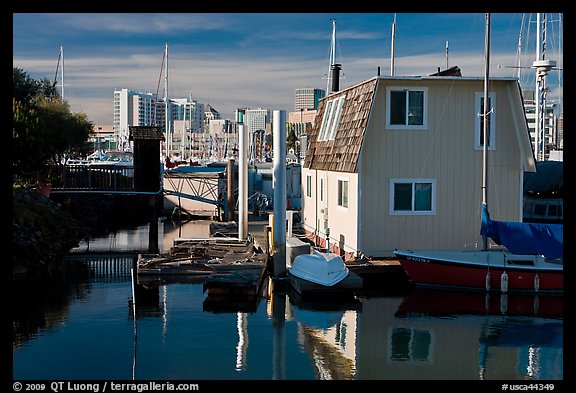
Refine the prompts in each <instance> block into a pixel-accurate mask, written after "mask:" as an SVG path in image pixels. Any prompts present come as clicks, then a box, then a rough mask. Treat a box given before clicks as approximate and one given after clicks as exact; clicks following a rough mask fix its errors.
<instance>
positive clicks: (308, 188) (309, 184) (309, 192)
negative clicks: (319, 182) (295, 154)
mask: <svg viewBox="0 0 576 393" xmlns="http://www.w3.org/2000/svg"><path fill="white" fill-rule="evenodd" d="M306 196H307V197H308V198H311V197H312V176H310V175H306Z"/></svg>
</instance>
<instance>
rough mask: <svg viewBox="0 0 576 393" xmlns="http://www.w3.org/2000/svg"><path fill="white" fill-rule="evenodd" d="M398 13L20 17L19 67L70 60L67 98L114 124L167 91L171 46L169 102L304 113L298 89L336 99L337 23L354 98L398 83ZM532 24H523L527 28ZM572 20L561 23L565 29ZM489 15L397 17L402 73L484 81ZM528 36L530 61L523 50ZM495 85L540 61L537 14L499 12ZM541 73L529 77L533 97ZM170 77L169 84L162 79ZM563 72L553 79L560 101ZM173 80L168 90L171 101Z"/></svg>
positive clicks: (558, 47) (32, 70) (558, 55)
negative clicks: (125, 99) (356, 87)
mask: <svg viewBox="0 0 576 393" xmlns="http://www.w3.org/2000/svg"><path fill="white" fill-rule="evenodd" d="M394 15H395V14H394V13H333V14H331V13H173V14H170V13H122V14H112V13H14V14H13V66H14V67H18V68H22V69H24V70H25V71H26V72H28V73H29V74H30V76H31V77H33V78H36V79H42V78H48V79H50V80H54V77H55V73H56V67H57V63H58V55H59V50H60V46H62V47H63V52H64V96H65V99H66V100H68V102H69V103H70V107H71V110H72V111H73V112H85V113H87V114H88V118H89V120H91V121H93V122H94V123H96V124H112V120H113V93H114V90H115V89H122V88H127V89H132V90H139V91H150V92H152V93H155V92H156V91H157V90H158V84H159V79H160V77H161V71H162V69H161V67H162V59H163V54H164V45H165V43H166V42H168V92H169V93H168V94H169V97H171V98H182V97H187V96H189V95H190V94H192V98H193V99H195V100H197V101H199V102H202V103H205V104H210V105H212V106H213V107H214V108H216V109H217V110H218V111H219V112H220V113H221V114H222V116H223V117H224V118H230V119H232V118H233V114H234V109H236V108H241V107H250V108H267V109H271V110H274V109H281V110H286V111H287V112H290V111H293V110H294V90H295V89H296V88H301V87H318V88H322V89H326V86H327V80H326V79H325V74H326V73H327V72H328V66H329V52H330V41H331V35H332V21H331V19H335V20H336V39H337V51H336V55H337V61H338V62H339V63H341V64H342V73H343V79H341V81H340V87H341V88H345V87H347V86H351V85H353V84H356V83H358V82H361V81H363V80H366V79H369V78H371V77H373V76H375V75H376V74H377V70H378V67H380V73H381V75H390V64H391V61H390V59H391V42H392V40H391V34H392V24H393V21H394ZM547 15H548V34H547V46H546V47H547V58H548V59H551V60H555V61H556V62H557V64H558V67H559V68H562V67H563V57H562V50H563V45H564V44H563V37H561V35H560V34H559V32H560V31H562V27H563V15H562V14H559V13H549V14H547ZM523 17H524V21H523ZM559 20H561V22H559ZM484 32H485V14H483V13H482V12H479V13H421V14H409V13H397V14H396V40H395V56H394V68H395V75H397V76H400V75H410V76H412V75H429V74H431V73H434V72H436V71H437V70H438V67H440V68H441V69H444V68H446V41H448V65H449V66H455V65H457V66H458V67H460V69H461V70H462V74H463V76H477V77H482V76H483V75H484V71H483V56H484V55H483V50H484ZM521 32H522V50H521V53H522V56H521V59H520V58H519V57H518V44H519V37H520V33H521ZM490 51H491V54H490V58H491V67H490V76H509V77H512V76H517V75H518V69H517V68H512V67H514V66H518V65H520V66H522V67H529V66H531V64H532V62H533V61H534V60H535V58H536V14H535V13H524V14H523V13H492V14H491V48H490ZM534 74H535V72H534V70H533V69H521V75H520V81H521V83H522V85H523V87H524V88H526V89H531V90H533V86H534V85H535V80H534ZM162 78H163V74H162ZM60 79H61V75H60V74H59V75H58V84H57V86H58V88H59V89H61V85H60ZM562 80H563V76H562V72H558V71H552V72H551V73H550V74H549V75H548V78H547V81H548V86H549V88H550V92H549V93H548V100H555V101H560V102H561V97H562V95H561V92H560V91H559V89H558V85H559V84H560V83H562ZM163 89H164V80H163V79H162V80H161V81H160V90H159V91H160V96H162V95H163V91H164V90H163Z"/></svg>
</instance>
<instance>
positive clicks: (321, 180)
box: [320, 179, 324, 201]
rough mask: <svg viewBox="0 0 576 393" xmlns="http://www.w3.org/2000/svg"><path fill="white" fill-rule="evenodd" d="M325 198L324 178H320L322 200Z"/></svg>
mask: <svg viewBox="0 0 576 393" xmlns="http://www.w3.org/2000/svg"><path fill="white" fill-rule="evenodd" d="M323 200H324V179H320V201H323Z"/></svg>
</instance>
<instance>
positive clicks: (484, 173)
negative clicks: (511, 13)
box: [482, 13, 490, 250]
mask: <svg viewBox="0 0 576 393" xmlns="http://www.w3.org/2000/svg"><path fill="white" fill-rule="evenodd" d="M484 56H485V59H484V109H483V113H482V116H483V119H484V122H483V127H482V135H483V139H482V140H483V143H482V205H483V206H484V205H485V206H488V188H487V187H488V170H487V162H488V160H487V158H488V81H489V69H490V13H486V33H485V37H484ZM482 249H483V250H486V249H488V237H487V236H482Z"/></svg>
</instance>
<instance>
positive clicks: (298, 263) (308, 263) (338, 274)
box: [290, 250, 348, 287]
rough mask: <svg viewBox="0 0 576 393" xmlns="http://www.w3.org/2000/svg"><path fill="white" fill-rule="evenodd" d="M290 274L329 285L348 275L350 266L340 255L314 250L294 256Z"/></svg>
mask: <svg viewBox="0 0 576 393" xmlns="http://www.w3.org/2000/svg"><path fill="white" fill-rule="evenodd" d="M290 274H291V275H293V276H294V277H298V278H301V279H303V280H306V281H310V282H313V283H316V284H320V285H324V286H327V287H329V286H333V285H336V284H338V283H339V282H340V281H342V280H344V279H345V278H346V277H347V276H348V267H346V264H345V263H344V260H343V259H342V257H341V256H340V255H338V254H334V253H331V252H327V253H325V252H319V251H316V250H314V251H313V252H312V253H310V254H300V255H298V256H297V257H296V258H294V262H292V267H291V268H290Z"/></svg>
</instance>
